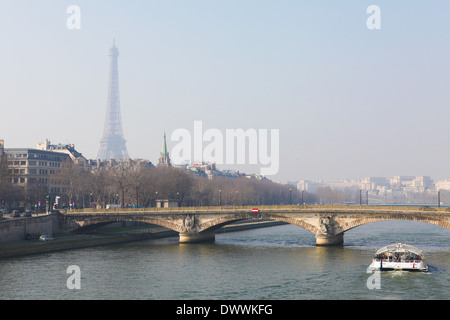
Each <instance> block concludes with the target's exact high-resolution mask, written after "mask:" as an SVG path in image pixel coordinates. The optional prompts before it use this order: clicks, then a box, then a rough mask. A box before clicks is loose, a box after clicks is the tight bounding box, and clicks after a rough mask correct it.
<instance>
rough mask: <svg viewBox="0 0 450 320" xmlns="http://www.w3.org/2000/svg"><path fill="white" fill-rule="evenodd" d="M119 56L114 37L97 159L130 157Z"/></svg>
mask: <svg viewBox="0 0 450 320" xmlns="http://www.w3.org/2000/svg"><path fill="white" fill-rule="evenodd" d="M118 57H119V50H118V49H117V47H116V44H115V40H114V39H113V45H112V47H111V49H109V59H110V64H109V87H108V104H107V107H106V119H105V127H104V129H103V137H102V140H101V141H100V148H99V150H98V154H97V159H100V160H111V159H115V160H127V159H129V157H128V152H127V147H126V146H125V142H126V141H125V139H124V136H123V130H122V119H121V117H120V98H119V70H118V64H117V58H118Z"/></svg>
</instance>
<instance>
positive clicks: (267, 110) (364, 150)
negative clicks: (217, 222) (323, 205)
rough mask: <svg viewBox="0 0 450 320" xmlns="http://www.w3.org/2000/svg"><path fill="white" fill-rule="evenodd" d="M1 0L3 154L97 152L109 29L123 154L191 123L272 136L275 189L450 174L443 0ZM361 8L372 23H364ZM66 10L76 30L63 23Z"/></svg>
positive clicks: (448, 55) (446, 6)
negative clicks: (287, 184)
mask: <svg viewBox="0 0 450 320" xmlns="http://www.w3.org/2000/svg"><path fill="white" fill-rule="evenodd" d="M0 4H1V6H0V30H1V31H0V45H1V50H0V90H1V91H0V138H1V139H4V140H5V144H6V147H7V148H13V147H35V146H36V144H37V143H38V142H40V141H43V140H45V139H46V138H48V139H49V140H50V141H51V142H52V143H73V144H75V146H76V148H77V150H78V151H80V152H82V153H83V155H84V156H85V157H86V158H95V157H96V155H97V151H98V148H99V145H100V144H99V141H100V139H101V137H102V133H103V125H104V118H105V112H106V98H107V85H108V73H109V57H108V50H109V48H110V47H111V44H112V39H113V34H114V33H115V36H116V45H117V47H118V49H119V52H120V56H119V81H120V96H121V109H122V122H123V130H124V135H125V139H126V140H127V147H128V153H129V155H130V156H131V157H132V158H146V159H149V160H151V161H152V162H154V163H156V162H157V160H158V157H159V152H160V149H161V143H162V137H163V133H164V131H166V132H167V135H168V137H170V134H171V133H172V132H173V131H174V130H176V129H179V128H185V129H188V130H190V131H192V132H193V126H194V121H196V120H197V121H202V123H203V128H204V130H206V129H209V128H215V129H219V130H221V131H223V132H225V130H226V129H235V128H242V129H249V128H254V129H268V130H270V129H279V133H280V154H279V156H280V168H279V173H278V175H276V176H272V177H271V178H272V179H274V180H277V181H281V180H299V179H327V180H329V179H337V178H362V177H366V176H386V177H390V176H394V175H429V176H431V177H432V178H433V179H435V180H440V179H445V178H450V161H449V160H450V77H449V76H450V22H449V17H450V2H449V1H448V0H442V1H422V0H421V1H414V0H408V1H400V0H398V1H392V0H389V1H381V0H370V1H363V0H353V1H349V0H348V1H346V0H342V1H336V0H326V1H325V0H316V1H312V0H311V1H301V0H278V1H276V0H239V1H237V0H208V1H207V0H192V1H191V0H170V1H169V0H158V1H150V0H142V1H137V0H135V1H111V0H108V1H106V0H85V1H81V0H71V1H61V0H60V1H55V0H39V1H36V0H1V1H0ZM372 4H375V5H378V6H379V7H380V9H381V29H379V30H369V29H368V28H367V26H366V20H367V19H368V18H369V16H370V14H368V13H367V12H366V10H367V8H368V6H369V5H372ZM70 5H77V6H79V8H80V10H81V24H80V26H81V29H74V30H70V29H68V28H67V26H66V20H67V19H68V17H69V16H70V15H69V14H67V13H66V9H67V7H68V6H70ZM173 145H174V143H173V142H171V141H170V140H169V141H168V148H169V151H170V149H171V148H172V147H173ZM219 167H220V166H219ZM222 167H225V166H222ZM227 167H231V168H235V169H240V168H241V167H237V166H236V167H233V166H227ZM244 171H248V172H259V166H258V165H253V166H246V167H245V168H244Z"/></svg>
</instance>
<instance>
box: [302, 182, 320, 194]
mask: <svg viewBox="0 0 450 320" xmlns="http://www.w3.org/2000/svg"><path fill="white" fill-rule="evenodd" d="M322 187H323V181H322V180H318V181H311V180H300V181H299V182H297V189H298V190H299V191H307V192H310V193H314V192H316V191H317V189H319V188H322Z"/></svg>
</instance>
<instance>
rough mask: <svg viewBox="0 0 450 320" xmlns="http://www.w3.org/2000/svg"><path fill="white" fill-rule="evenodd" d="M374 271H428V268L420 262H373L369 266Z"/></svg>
mask: <svg viewBox="0 0 450 320" xmlns="http://www.w3.org/2000/svg"><path fill="white" fill-rule="evenodd" d="M369 268H370V269H372V270H380V271H390V270H403V271H421V272H426V271H428V266H427V264H426V263H425V262H424V261H420V262H414V261H413V262H395V261H384V260H383V262H381V261H378V260H374V261H372V264H371V265H370V266H369Z"/></svg>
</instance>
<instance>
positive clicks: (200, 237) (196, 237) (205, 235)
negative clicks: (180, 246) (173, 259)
mask: <svg viewBox="0 0 450 320" xmlns="http://www.w3.org/2000/svg"><path fill="white" fill-rule="evenodd" d="M215 240H216V233H215V231H209V230H207V231H203V232H180V243H195V242H214V241H215Z"/></svg>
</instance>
